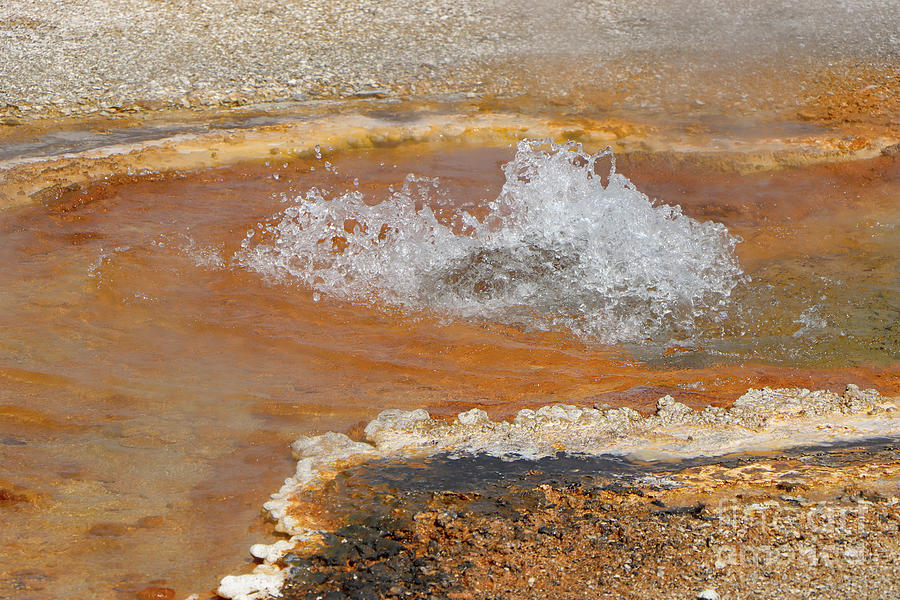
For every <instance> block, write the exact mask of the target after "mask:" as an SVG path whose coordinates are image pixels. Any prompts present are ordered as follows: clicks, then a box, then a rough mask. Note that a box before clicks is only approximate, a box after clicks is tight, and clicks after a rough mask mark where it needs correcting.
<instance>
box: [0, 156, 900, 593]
mask: <svg viewBox="0 0 900 600" xmlns="http://www.w3.org/2000/svg"><path fill="white" fill-rule="evenodd" d="M512 152H513V151H512V149H510V148H487V149H485V148H481V149H478V148H466V147H451V148H435V147H426V146H422V147H404V148H398V149H394V150H380V151H372V152H362V151H361V152H356V153H346V154H344V155H340V156H333V157H327V156H326V157H325V159H323V160H309V161H296V162H290V163H284V162H282V161H278V162H273V163H271V164H255V165H243V166H239V167H231V168H226V169H219V170H212V171H205V172H198V173H185V174H178V175H167V176H165V177H163V176H152V177H144V178H138V177H135V178H131V179H129V180H125V179H123V180H122V181H119V182H117V183H115V184H109V185H101V186H97V187H95V188H92V189H90V190H86V191H84V192H73V193H69V194H67V195H65V196H63V197H61V198H59V199H58V200H57V201H55V202H53V203H52V204H48V205H46V206H44V205H42V206H32V207H26V208H19V209H16V210H11V211H7V212H5V213H3V214H0V238H2V240H3V243H2V245H0V265H3V269H2V270H0V331H2V332H3V335H2V338H0V455H2V462H0V488H3V489H6V490H7V491H8V493H7V496H0V516H2V517H3V521H4V524H3V527H2V532H3V537H4V539H3V540H2V542H3V544H2V548H0V559H2V560H0V565H2V566H0V571H2V572H0V597H16V598H28V599H30V598H35V599H38V598H56V597H59V598H61V597H72V596H78V595H79V594H80V595H81V596H83V597H102V598H107V597H108V598H133V597H135V594H136V593H137V592H138V591H139V590H141V589H142V588H144V587H146V586H149V585H159V586H166V587H172V588H174V589H175V590H176V593H177V594H178V595H179V596H185V595H187V594H189V593H191V592H195V591H205V590H208V589H210V588H212V587H213V586H214V585H215V582H216V581H217V580H218V579H219V578H220V577H221V576H222V575H224V574H226V573H228V572H235V571H239V570H241V569H243V565H244V563H245V562H247V561H246V559H244V558H243V557H244V556H246V549H247V546H248V545H249V544H250V543H254V542H257V541H261V540H263V539H265V538H266V536H268V535H269V532H268V529H267V526H266V525H265V524H264V523H263V522H262V520H261V518H260V517H259V507H260V505H261V504H262V502H263V501H264V500H265V498H266V496H267V494H268V493H270V492H271V491H274V490H275V489H277V488H278V486H279V484H280V481H281V479H283V478H284V477H285V476H287V475H288V474H290V471H291V468H292V466H291V462H292V461H291V460H290V457H289V453H288V450H287V445H288V443H289V442H290V441H291V440H292V439H293V438H294V437H296V436H297V435H298V434H301V433H307V432H312V431H322V430H329V429H331V430H339V431H348V430H351V429H354V428H355V426H356V425H357V424H359V423H360V422H363V421H366V420H368V419H370V418H372V417H374V416H375V415H376V414H377V413H378V412H379V411H380V410H382V409H384V408H388V407H391V408H393V407H399V408H413V407H416V408H418V407H425V408H427V409H428V410H430V411H432V413H435V414H440V415H449V414H453V413H456V412H458V411H460V410H464V409H467V408H470V407H473V406H482V407H486V408H487V409H488V411H489V412H490V413H491V414H492V416H494V417H499V416H507V415H510V414H512V413H514V412H515V411H516V410H518V409H519V408H521V407H523V406H526V405H528V406H533V405H540V404H545V403H549V402H558V401H567V402H587V403H593V402H606V403H609V404H627V405H630V406H634V407H637V408H639V409H643V410H649V409H651V407H652V406H653V405H654V403H655V400H656V398H658V397H659V396H661V395H663V394H665V393H671V394H672V395H674V396H675V397H676V398H678V399H680V400H682V401H684V402H686V403H688V404H691V405H694V406H702V405H704V404H707V403H710V402H713V403H720V404H721V403H727V402H728V401H730V400H733V399H734V398H735V397H737V396H738V395H739V394H740V393H741V392H743V391H744V390H745V389H746V388H748V387H760V386H763V385H770V386H795V385H796V386H803V387H810V388H812V387H815V388H820V387H830V388H842V387H843V385H844V384H845V383H848V382H853V383H857V384H859V385H861V386H863V387H876V388H878V389H879V390H880V391H882V392H883V393H886V394H897V393H898V392H900V378H898V373H900V369H898V367H897V360H896V359H897V352H898V348H897V336H898V332H897V319H898V315H900V313H898V310H900V308H898V302H897V294H898V291H900V290H898V282H897V278H896V272H897V256H896V247H897V245H896V244H897V243H898V241H900V240H898V234H897V224H898V222H900V208H898V203H897V201H896V199H897V198H898V191H900V167H898V161H893V160H892V159H890V158H886V157H885V158H879V159H872V160H869V161H860V162H857V163H852V164H845V165H822V166H816V167H808V168H805V169H796V170H792V171H781V172H776V173H772V174H756V175H735V174H729V173H724V172H718V171H716V170H714V169H710V168H701V167H699V166H698V167H686V166H684V165H680V166H678V165H676V164H675V163H674V162H673V161H670V160H665V159H663V158H660V157H653V156H650V157H638V156H633V157H631V158H627V157H626V158H621V159H620V160H619V170H620V172H623V173H625V174H626V175H628V176H629V177H630V178H631V179H632V180H633V181H634V182H635V183H636V185H637V187H638V188H639V189H641V190H643V191H644V192H646V193H648V194H649V195H650V196H653V197H656V198H659V199H660V200H662V201H666V202H672V203H679V204H681V205H682V206H683V207H684V209H685V212H686V213H687V214H689V215H691V216H694V217H695V218H699V219H704V220H705V219H715V220H718V221H721V222H723V223H725V224H726V225H728V227H729V228H730V229H731V230H732V231H733V232H735V233H738V234H740V235H742V236H743V237H744V239H745V242H744V243H743V244H741V245H740V247H739V254H740V258H741V262H742V264H743V265H744V266H745V268H746V269H747V271H748V272H749V273H750V274H751V275H752V276H753V277H754V279H756V280H758V281H762V282H769V283H772V285H774V286H775V287H773V288H772V289H773V290H775V291H774V292H773V295H772V297H771V298H770V300H771V301H768V300H767V301H766V302H763V304H764V305H763V306H757V307H755V308H754V311H755V312H753V315H754V318H755V319H757V321H756V322H749V321H748V322H746V323H736V324H734V325H733V326H732V327H731V329H730V330H728V331H726V332H725V333H724V335H723V338H722V340H721V341H715V342H714V345H715V346H716V348H715V350H716V352H711V351H710V348H707V347H704V346H702V345H701V347H691V348H680V347H675V346H673V347H667V346H666V344H665V341H664V340H663V341H658V342H659V343H656V344H655V345H654V344H649V345H648V347H647V348H641V347H635V346H632V347H627V348H617V347H604V346H601V345H598V344H593V343H590V342H585V341H583V340H579V339H576V338H574V337H572V336H569V335H566V334H565V333H564V332H552V333H541V332H524V331H521V330H519V329H516V328H513V327H509V326H504V325H501V324H497V323H484V322H479V323H466V322H458V321H451V322H450V323H447V322H443V321H441V320H439V319H437V318H435V317H432V316H428V315H403V314H397V313H391V312H384V311H382V310H379V309H378V308H377V307H369V306H365V305H358V304H346V303H337V302H333V301H329V300H328V299H327V298H326V299H324V300H321V301H316V300H315V299H314V298H313V296H312V294H311V293H310V292H309V291H307V290H303V289H300V288H298V287H297V286H293V285H290V284H281V283H273V282H267V281H264V280H263V279H262V278H261V277H260V276H258V275H257V274H255V273H252V272H248V271H246V270H243V269H241V268H239V267H234V266H230V265H229V264H228V263H229V260H230V258H231V257H232V256H233V255H234V253H235V252H236V251H237V249H238V248H239V245H240V243H241V241H242V240H243V239H244V235H245V232H246V231H247V230H248V229H251V228H252V227H254V226H255V225H256V224H257V223H258V222H260V221H266V220H267V219H269V218H270V217H271V216H272V215H273V214H274V213H276V212H277V211H279V210H281V209H282V208H283V206H284V205H283V204H282V202H281V199H280V195H281V194H283V193H284V194H287V195H288V196H293V195H296V194H297V193H300V192H304V191H305V190H307V189H308V188H310V187H312V186H318V187H322V188H326V189H328V188H331V189H334V190H335V191H338V192H340V191H343V190H345V189H351V188H354V184H353V180H354V179H357V178H358V180H359V182H360V183H359V187H360V189H362V190H363V191H364V192H366V193H367V194H369V195H370V196H371V197H372V198H379V197H384V196H385V195H386V194H387V189H388V187H389V186H391V185H394V186H397V185H399V184H400V183H401V182H402V180H403V178H404V176H405V175H406V174H407V173H409V172H414V173H416V174H419V175H425V176H439V177H440V178H441V182H442V188H443V189H444V190H445V191H446V192H447V195H448V196H449V197H452V198H455V199H456V206H457V207H463V208H472V209H473V210H476V212H477V210H478V207H479V206H482V203H481V201H482V200H484V199H492V198H494V197H495V196H496V194H497V192H498V190H499V188H500V186H501V184H502V173H501V172H500V170H499V166H500V165H501V164H502V163H504V162H506V161H507V160H509V159H510V158H511V156H512ZM326 159H327V160H330V161H332V162H334V164H335V167H336V171H337V172H333V171H331V170H328V169H326V168H325V164H324V160H326ZM276 176H277V178H276ZM810 273H821V274H822V276H823V277H826V278H828V279H829V281H831V282H832V283H829V284H828V285H825V286H824V287H816V285H817V284H814V282H815V280H816V277H814V276H812V275H810ZM778 286H782V287H778ZM778 290H789V291H791V294H789V295H787V296H785V295H781V294H779V293H778ZM820 293H824V294H831V296H830V297H829V298H828V299H827V300H821V302H822V303H823V307H824V308H823V309H822V310H823V311H825V312H826V313H828V315H829V318H830V319H831V320H835V319H844V320H843V321H840V323H841V325H840V327H843V328H844V329H846V332H845V335H843V336H838V335H832V336H831V337H827V336H825V337H823V336H824V334H822V336H820V337H816V336H815V335H812V336H803V335H801V336H799V337H795V336H794V335H793V334H794V333H796V332H797V330H798V329H799V328H800V325H798V324H797V321H796V319H797V316H798V314H799V313H800V312H801V311H802V310H804V309H805V308H808V306H809V303H811V302H812V303H815V302H819V301H820V299H819V294H820ZM760 298H763V300H765V299H766V297H765V295H764V294H763V295H762V296H760V295H759V294H757V295H756V296H754V299H753V300H752V301H753V302H757V303H760ZM748 302H749V300H748ZM829 311H831V312H829ZM873 311H874V312H873ZM879 311H880V312H879ZM831 313H834V314H833V315H832V314H831ZM839 313H840V314H839ZM876 313H877V315H876V317H873V316H872V315H873V314H876ZM840 315H846V318H844V317H841V316H840ZM879 324H881V325H883V331H882V330H880V329H879V326H880V325H879ZM741 331H742V332H743V333H744V334H745V335H744V336H741V335H738V333H739V332H741ZM842 331H843V330H842ZM4 498H6V499H4Z"/></svg>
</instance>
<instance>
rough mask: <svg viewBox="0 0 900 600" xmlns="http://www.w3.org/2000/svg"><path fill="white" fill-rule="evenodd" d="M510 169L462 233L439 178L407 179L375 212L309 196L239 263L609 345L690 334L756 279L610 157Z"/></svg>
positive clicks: (356, 198)
mask: <svg viewBox="0 0 900 600" xmlns="http://www.w3.org/2000/svg"><path fill="white" fill-rule="evenodd" d="M607 162H609V163H610V166H609V167H608V174H607V173H605V172H604V173H602V176H601V174H600V173H601V171H605V170H606V168H604V167H603V166H602V165H606V164H607ZM504 173H505V176H506V182H505V184H504V185H503V188H502V190H501V192H500V195H499V196H498V197H497V198H496V199H495V200H494V201H492V202H490V203H489V207H490V209H491V210H490V212H489V213H488V215H487V216H486V217H485V218H484V219H477V218H475V217H474V216H472V215H471V214H469V213H467V212H460V213H459V214H458V215H456V217H457V218H456V219H455V220H456V221H458V223H459V224H460V228H457V230H456V231H454V230H453V229H452V228H451V227H449V226H447V225H445V224H443V223H442V222H441V221H440V220H439V219H438V218H437V217H436V216H435V213H434V212H433V210H432V208H431V207H430V206H429V199H430V200H432V201H434V200H435V199H434V197H433V196H431V194H432V193H433V192H434V189H433V184H434V180H432V179H428V180H424V179H419V178H416V177H414V176H408V177H407V178H406V180H405V182H404V184H403V186H402V188H401V189H399V190H397V191H394V192H392V193H391V195H390V196H389V197H388V198H387V199H386V200H384V201H382V202H381V203H378V204H375V205H371V206H370V205H368V204H366V203H365V202H364V201H363V196H362V194H361V193H360V192H358V191H353V192H349V193H346V194H344V195H342V196H340V197H337V198H334V199H331V200H329V199H326V198H325V197H324V196H323V195H322V193H321V192H320V191H319V190H310V191H309V192H307V194H306V195H305V196H303V197H300V198H298V199H297V200H296V201H295V203H294V204H293V205H292V206H291V207H289V208H288V209H287V210H285V211H283V212H282V213H280V214H279V215H277V216H276V217H275V218H274V219H273V221H272V223H271V224H270V225H268V226H267V228H266V235H264V236H262V238H263V239H259V238H257V240H255V243H254V244H252V245H251V246H250V247H249V248H247V249H246V250H245V251H243V252H241V253H239V255H238V256H237V257H236V258H237V259H238V261H239V262H240V263H242V264H243V265H245V266H246V267H248V268H250V269H253V270H256V271H258V272H260V273H264V274H266V275H268V276H271V277H275V278H277V279H281V280H286V281H296V282H299V283H300V284H302V285H303V286H305V287H308V288H310V289H312V290H313V291H314V292H316V293H320V294H322V295H328V296H332V297H336V298H339V299H342V300H349V301H363V302H369V303H372V304H374V305H376V306H384V307H400V308H404V309H408V310H412V311H423V310H424V311H434V312H436V313H439V314H442V315H443V314H450V315H452V316H455V317H458V318H483V319H492V320H498V321H502V322H506V323H512V324H519V325H524V326H527V327H532V328H538V329H556V328H567V329H569V330H571V331H573V332H575V333H577V334H579V335H582V336H585V337H590V338H593V339H598V340H600V341H603V342H608V343H612V342H621V341H640V340H643V339H646V338H649V337H654V338H659V337H688V336H690V335H692V334H693V333H694V332H695V331H696V328H697V324H698V322H699V321H701V320H702V321H708V320H713V321H715V320H717V319H721V318H722V317H723V316H724V310H725V308H726V306H727V304H728V301H729V297H730V295H731V292H732V290H733V289H734V287H735V286H736V285H737V284H738V282H739V281H741V279H742V278H743V273H742V271H741V268H740V266H739V264H738V262H737V260H736V258H735V255H734V247H735V245H736V244H737V242H738V241H739V239H738V238H737V237H735V236H732V235H730V234H729V233H728V230H727V229H726V228H725V226H724V225H721V224H719V223H713V222H707V223H701V222H699V221H696V220H694V219H691V218H689V217H687V216H685V215H683V214H682V213H681V209H680V208H679V207H677V206H669V205H654V204H653V203H652V202H651V201H650V200H649V199H648V198H647V196H646V195H644V194H643V193H641V192H640V191H638V190H637V189H636V188H635V187H634V185H633V184H632V183H631V182H630V181H629V180H628V179H627V178H626V177H624V176H622V175H621V174H619V173H616V172H615V161H614V156H613V155H612V152H611V151H610V150H606V151H602V152H598V153H597V154H593V155H592V154H588V153H586V152H584V151H583V150H582V148H581V146H580V145H579V144H576V143H569V144H566V145H557V144H554V143H552V142H550V141H546V140H526V141H523V142H520V144H519V147H518V151H517V153H516V156H515V158H514V159H513V160H512V161H511V162H510V163H508V164H507V165H506V166H505V167H504ZM604 179H608V182H607V183H606V184H605V185H604Z"/></svg>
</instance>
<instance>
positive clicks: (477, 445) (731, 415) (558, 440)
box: [218, 385, 900, 600]
mask: <svg viewBox="0 0 900 600" xmlns="http://www.w3.org/2000/svg"><path fill="white" fill-rule="evenodd" d="M896 414H897V403H896V399H890V398H884V397H882V396H880V395H879V394H877V393H876V392H875V391H874V390H866V391H862V390H860V389H859V388H857V387H856V386H853V385H850V386H848V388H847V391H846V392H845V393H844V394H843V395H838V394H834V393H832V392H821V391H820V392H810V391H809V390H801V389H781V390H770V389H764V390H750V391H748V393H747V394H745V395H744V396H742V397H741V398H739V399H738V400H736V401H735V402H734V405H733V406H732V407H731V408H728V409H722V408H708V409H706V410H703V411H695V410H693V409H690V408H688V407H686V406H684V405H682V404H680V403H678V402H676V401H674V400H672V399H671V398H670V397H664V398H661V399H660V400H659V402H658V403H657V411H656V414H654V415H651V416H649V417H643V416H641V415H640V414H638V413H636V412H635V411H632V410H630V409H627V408H618V409H611V408H606V407H600V408H581V407H575V406H568V405H554V406H548V407H543V408H541V409H539V410H537V411H532V410H523V411H520V413H519V415H518V416H517V417H516V419H515V420H513V421H512V422H494V421H491V420H490V419H488V418H487V415H486V414H484V412H483V411H480V410H477V409H475V410H471V411H468V412H465V413H461V414H460V415H459V416H458V417H457V418H456V419H455V420H453V421H439V420H432V419H430V417H429V416H428V414H427V413H425V411H412V412H405V411H385V412H383V413H382V414H381V415H380V416H379V418H378V419H376V420H374V421H372V422H371V423H370V424H369V425H368V426H367V427H366V429H365V436H366V439H367V442H360V441H354V440H352V439H350V438H348V437H347V436H345V435H343V434H336V433H329V434H325V435H322V436H317V437H304V438H300V439H299V440H298V441H297V442H295V443H294V444H293V446H292V448H293V451H294V455H295V456H296V457H297V459H298V464H297V471H296V473H295V475H294V476H292V477H290V478H288V479H287V480H286V481H285V485H284V486H283V487H282V489H281V490H280V491H279V492H278V493H276V494H273V495H272V500H270V501H269V502H267V503H266V504H265V509H266V510H267V511H268V513H269V515H270V517H271V518H272V519H273V520H275V521H277V525H276V530H278V531H281V532H284V533H285V534H286V535H289V536H291V537H290V539H285V540H282V541H279V542H276V543H275V544H273V545H269V546H266V545H257V546H254V547H253V548H252V549H251V552H252V554H253V555H254V556H255V557H257V558H258V559H260V561H261V564H260V565H259V566H257V567H256V569H255V571H254V573H253V574H249V575H238V576H229V577H226V578H224V579H223V580H222V584H221V586H220V587H219V590H218V593H219V594H220V595H221V596H224V597H226V598H234V599H235V600H249V599H251V598H268V597H279V596H283V597H287V598H298V599H301V598H302V599H303V600H312V599H313V598H329V599H333V600H340V599H343V598H360V599H368V598H372V599H373V600H374V599H376V598H394V597H396V598H497V597H501V598H528V597H546V596H547V595H553V596H557V597H560V598H570V597H571V598H579V597H583V595H584V594H585V593H599V594H601V596H603V595H604V594H605V595H620V594H624V593H626V591H627V590H636V591H635V592H634V593H638V591H639V592H640V593H646V594H649V593H654V594H661V595H660V597H666V598H669V597H671V598H682V597H685V596H684V594H686V593H690V594H694V595H696V594H699V593H702V592H703V591H704V589H706V588H707V587H709V586H711V585H715V586H716V587H717V589H718V590H720V591H722V590H729V591H730V593H729V596H728V597H736V598H743V597H747V598H764V597H771V595H772V593H773V591H775V590H779V589H782V588H784V586H785V585H787V583H789V582H788V581H787V580H784V579H783V577H784V576H785V575H784V574H785V571H783V570H779V569H776V568H773V567H772V565H768V563H766V564H763V565H761V564H759V561H760V560H763V561H764V562H765V561H771V560H775V561H784V560H793V561H796V562H797V563H798V565H799V566H797V567H794V568H796V569H799V570H800V571H799V572H800V574H801V575H803V577H804V578H805V579H803V578H801V579H797V578H794V579H791V580H790V582H792V583H791V585H793V586H794V588H795V590H796V595H795V596H790V597H807V596H808V595H809V594H810V593H813V592H815V593H819V589H823V590H826V591H828V590H831V591H837V590H844V591H846V590H848V589H851V588H852V589H853V590H857V591H859V592H860V593H862V592H865V593H868V591H867V590H869V588H868V587H865V586H868V585H870V580H866V579H859V578H856V577H855V575H853V573H855V571H854V569H855V568H856V567H855V566H854V565H858V564H862V563H859V562H858V561H857V562H853V561H855V560H856V559H857V558H860V557H864V558H866V560H867V562H865V566H866V568H867V569H869V570H871V571H872V575H871V577H872V579H871V581H879V582H880V581H884V582H887V583H888V584H889V585H894V583H891V582H892V581H893V579H891V578H893V577H895V574H894V573H893V571H892V570H891V568H892V567H890V565H892V564H893V563H892V561H891V559H890V557H891V556H892V555H893V554H895V553H896V548H894V547H893V546H890V545H889V544H888V545H885V544H883V543H881V542H879V541H877V540H879V539H880V537H879V536H892V535H893V534H894V533H895V532H896V530H897V525H896V522H897V520H898V519H900V512H898V508H897V500H896V496H897V494H898V492H900V484H898V482H900V471H898V468H900V467H898V464H900V463H898V460H897V459H898V455H897V450H896V445H897V443H898V440H900V420H898V419H897V417H896ZM854 503H855V504H854ZM861 503H862V504H861ZM858 505H859V506H861V505H864V506H865V507H866V508H864V509H861V508H859V506H858ZM876 505H877V507H878V508H877V510H876V509H872V511H869V507H873V506H876ZM760 507H761V508H760ZM754 511H756V513H758V512H759V511H763V512H764V513H766V515H763V516H762V517H761V516H760V515H759V514H755V513H754ZM767 511H768V512H767ZM835 511H837V512H838V513H840V514H845V515H846V514H853V515H855V517H854V518H857V517H858V519H861V520H860V521H859V523H858V525H859V526H858V527H857V530H856V531H850V530H848V529H847V528H846V527H845V524H841V525H840V527H842V529H841V530H840V532H839V535H837V534H835V533H834V532H833V531H826V530H825V529H822V527H820V526H819V525H817V524H816V523H815V519H816V518H818V517H819V516H821V515H826V516H828V515H833V514H834V513H835ZM860 511H862V512H860ZM860 514H861V515H862V516H859V515H860ZM728 515H730V516H728ZM767 515H768V516H767ZM772 515H775V516H772ZM726 516H728V517H727V518H728V519H730V520H726ZM829 518H830V517H829ZM835 535H837V537H835ZM829 536H831V537H829ZM748 540H755V543H757V544H758V545H759V547H760V548H763V549H764V550H760V552H765V553H767V554H765V556H761V557H756V556H751V557H749V558H748V557H745V556H744V555H743V554H741V555H740V557H739V558H734V556H731V555H730V554H729V555H728V556H730V557H731V558H729V557H728V556H725V554H723V552H724V550H723V549H728V548H730V549H731V550H730V551H729V552H732V554H733V553H734V552H738V553H740V552H745V551H746V552H749V551H750V550H751V549H752V548H751V547H749V546H747V545H746V542H747V541H748ZM801 541H802V543H800V542H801ZM776 542H777V543H776ZM773 544H774V546H773ZM785 544H789V546H786V547H783V546H784V545H785ZM835 544H838V546H834V545H835ZM775 546H777V547H778V548H777V549H773V548H774V547H775ZM795 546H796V547H795ZM836 548H837V550H836ZM848 548H849V549H850V550H847V549H848ZM838 550H840V552H843V554H839V555H835V554H834V552H836V551H838ZM785 552H788V554H789V556H788V558H785V556H787V555H786V554H785ZM811 552H812V553H813V554H815V555H816V556H817V557H818V555H819V554H822V555H823V557H822V558H821V560H820V559H819V558H817V559H816V560H815V561H808V560H806V559H807V558H808V557H807V556H806V555H808V554H809V553H811ZM848 552H849V553H848ZM823 553H824V554H823ZM694 555H696V556H694ZM826 555H827V556H826ZM688 556H690V557H691V560H690V561H687V558H686V557H688ZM828 557H831V558H830V559H829V558H828ZM826 559H827V560H826ZM850 559H853V560H852V561H850V562H846V561H847V560H850ZM829 560H831V562H829ZM834 560H837V561H838V562H839V563H840V564H838V566H837V570H835V568H834V566H835V563H834ZM728 561H732V562H734V561H737V562H735V563H734V565H733V566H734V567H735V568H733V569H726V568H725V567H727V566H729V565H730V564H731V563H729V562H728ZM841 561H844V562H841ZM845 563H846V564H845ZM723 565H724V566H723ZM766 565H768V566H766ZM823 569H826V570H828V569H830V570H828V571H827V572H828V573H829V575H828V576H827V577H826V576H824V575H822V574H821V573H820V570H823ZM751 580H752V582H753V583H752V586H751V587H747V582H748V581H751ZM804 582H805V583H804ZM816 585H821V586H824V587H822V588H815V586H816ZM829 586H830V587H829ZM861 586H862V587H861ZM857 588H858V589H857ZM710 589H713V588H710ZM877 589H880V588H878V587H874V588H872V590H877ZM586 590H590V592H588V591H586ZM720 591H716V593H720ZM628 593H629V594H630V593H631V592H628ZM626 595H627V594H626ZM825 595H826V596H829V594H828V593H826V594H825ZM859 597H865V596H859Z"/></svg>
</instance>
